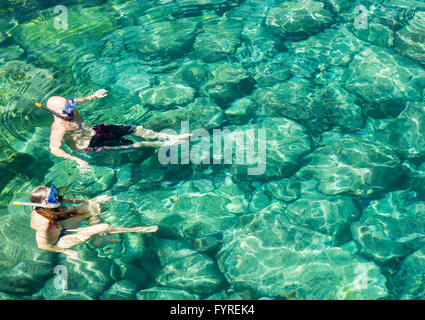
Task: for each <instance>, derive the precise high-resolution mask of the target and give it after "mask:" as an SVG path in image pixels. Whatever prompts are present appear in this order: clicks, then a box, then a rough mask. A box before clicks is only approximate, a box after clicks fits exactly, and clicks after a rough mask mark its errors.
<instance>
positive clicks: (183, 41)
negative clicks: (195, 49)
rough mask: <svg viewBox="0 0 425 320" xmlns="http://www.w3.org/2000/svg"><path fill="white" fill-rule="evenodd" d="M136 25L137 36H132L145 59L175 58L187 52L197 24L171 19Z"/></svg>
mask: <svg viewBox="0 0 425 320" xmlns="http://www.w3.org/2000/svg"><path fill="white" fill-rule="evenodd" d="M139 23H141V24H143V26H141V27H136V29H135V30H136V31H137V37H136V38H134V39H133V38H132V39H131V40H132V41H134V45H135V47H136V50H137V51H138V52H139V53H140V54H141V55H142V56H143V57H144V59H146V60H152V59H154V58H157V57H158V56H159V57H163V58H166V59H175V58H178V57H181V56H183V55H184V54H185V53H186V52H188V51H189V50H190V49H191V47H192V43H193V41H194V38H195V35H196V31H197V28H198V24H197V23H194V22H192V21H188V20H183V19H181V20H172V21H161V22H154V23H150V22H149V21H146V23H144V21H143V19H142V21H139Z"/></svg>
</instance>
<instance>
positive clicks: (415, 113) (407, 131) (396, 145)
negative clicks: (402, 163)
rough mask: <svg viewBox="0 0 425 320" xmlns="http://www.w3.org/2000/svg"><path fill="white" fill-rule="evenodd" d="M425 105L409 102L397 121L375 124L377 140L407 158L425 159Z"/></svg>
mask: <svg viewBox="0 0 425 320" xmlns="http://www.w3.org/2000/svg"><path fill="white" fill-rule="evenodd" d="M423 130H425V103H421V102H417V103H413V102H408V103H407V106H406V108H405V109H404V110H403V111H402V112H401V113H400V114H399V115H398V117H397V118H396V119H391V120H388V121H382V122H377V123H376V124H375V131H376V139H378V140H379V141H382V142H383V143H385V144H388V145H390V146H391V147H392V148H393V149H394V150H395V151H397V153H399V154H400V155H401V156H403V157H405V158H416V159H422V158H425V137H424V136H423V135H422V134H421V132H423Z"/></svg>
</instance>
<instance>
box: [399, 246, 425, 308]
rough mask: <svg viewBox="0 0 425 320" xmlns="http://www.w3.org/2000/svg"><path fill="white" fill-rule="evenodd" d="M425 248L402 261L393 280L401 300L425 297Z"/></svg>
mask: <svg viewBox="0 0 425 320" xmlns="http://www.w3.org/2000/svg"><path fill="white" fill-rule="evenodd" d="M424 277H425V248H422V249H420V250H418V251H416V252H415V253H413V254H411V255H409V256H408V257H407V258H406V259H404V260H403V262H402V263H401V267H400V270H399V271H398V272H397V273H396V274H395V275H394V277H393V282H394V287H395V290H396V292H397V293H398V294H399V299H401V300H423V299H425V283H424V281H423V279H424Z"/></svg>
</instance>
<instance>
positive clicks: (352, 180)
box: [297, 136, 401, 197]
mask: <svg viewBox="0 0 425 320" xmlns="http://www.w3.org/2000/svg"><path fill="white" fill-rule="evenodd" d="M309 158H311V159H312V160H311V162H310V163H309V164H308V165H307V166H305V167H303V168H302V169H301V170H300V171H299V172H298V173H297V177H298V178H299V179H303V177H305V178H307V179H310V177H314V178H315V179H317V180H318V186H317V188H318V190H319V191H320V192H322V193H324V194H328V195H338V194H348V195H353V196H361V197H370V196H373V195H376V194H379V193H382V192H385V191H386V190H388V189H389V188H391V187H392V186H394V185H396V184H397V183H399V182H400V179H401V163H400V160H399V158H398V157H397V155H396V154H395V152H394V151H393V150H392V149H391V148H389V147H387V146H385V145H383V144H380V143H377V142H376V141H374V142H372V141H367V140H362V139H358V138H354V137H349V136H344V137H341V138H340V139H335V140H333V141H330V142H328V143H327V144H326V145H325V146H323V147H320V148H317V149H316V150H315V151H314V152H313V153H312V154H310V155H309Z"/></svg>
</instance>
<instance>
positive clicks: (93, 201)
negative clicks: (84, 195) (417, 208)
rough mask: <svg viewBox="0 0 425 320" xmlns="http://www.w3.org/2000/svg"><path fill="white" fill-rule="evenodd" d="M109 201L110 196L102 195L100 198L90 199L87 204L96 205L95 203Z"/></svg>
mask: <svg viewBox="0 0 425 320" xmlns="http://www.w3.org/2000/svg"><path fill="white" fill-rule="evenodd" d="M111 199H112V197H110V196H107V195H102V196H98V197H96V198H93V199H90V200H89V203H96V202H97V203H101V202H106V201H109V200H111Z"/></svg>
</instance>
